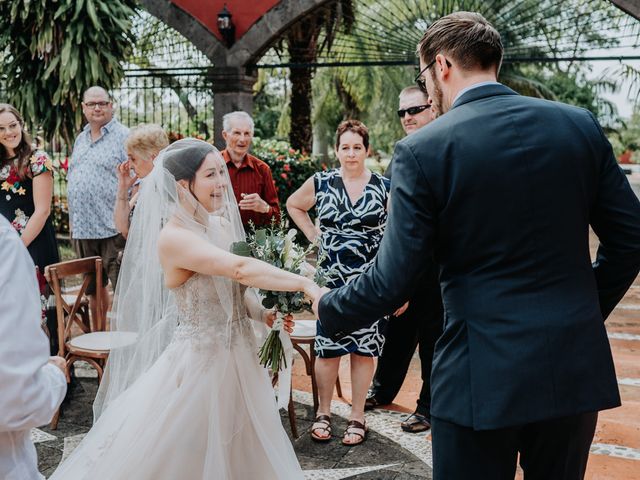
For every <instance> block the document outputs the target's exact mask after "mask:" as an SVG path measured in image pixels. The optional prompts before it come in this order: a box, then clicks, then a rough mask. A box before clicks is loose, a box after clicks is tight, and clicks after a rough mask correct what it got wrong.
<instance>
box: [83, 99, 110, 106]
mask: <svg viewBox="0 0 640 480" xmlns="http://www.w3.org/2000/svg"><path fill="white" fill-rule="evenodd" d="M110 103H111V102H110V101H109V102H87V103H85V106H86V107H87V108H96V107H100V108H106V107H107V105H109V104H110Z"/></svg>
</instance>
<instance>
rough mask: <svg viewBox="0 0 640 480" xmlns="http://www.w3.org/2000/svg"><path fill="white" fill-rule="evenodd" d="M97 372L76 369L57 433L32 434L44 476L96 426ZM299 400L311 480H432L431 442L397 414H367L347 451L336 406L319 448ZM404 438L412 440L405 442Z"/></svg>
mask: <svg viewBox="0 0 640 480" xmlns="http://www.w3.org/2000/svg"><path fill="white" fill-rule="evenodd" d="M92 373H93V372H92V371H91V370H89V369H88V368H87V369H85V368H78V369H77V375H78V378H77V380H76V381H75V382H74V384H73V385H72V387H71V392H70V395H69V399H68V400H67V401H66V402H65V404H64V405H63V411H62V415H61V417H60V422H59V424H58V429H57V430H51V429H50V428H49V427H42V428H40V429H35V430H34V431H33V433H32V436H33V437H34V441H35V442H36V448H37V451H38V458H39V468H40V471H41V472H42V473H43V474H44V475H45V477H48V476H50V475H51V473H52V472H53V471H54V470H55V468H56V466H57V465H58V464H59V462H60V460H61V459H62V458H63V456H65V455H68V454H69V453H70V452H71V451H72V450H73V448H74V447H75V446H76V445H77V444H78V443H79V441H80V440H81V439H82V437H83V436H84V434H85V433H86V432H87V430H88V429H89V428H90V426H91V420H92V412H91V404H92V402H93V398H94V397H95V393H96V390H97V379H96V378H94V375H93V374H92ZM295 399H296V403H295V409H296V416H297V426H298V433H299V435H300V436H299V438H297V439H295V440H293V445H294V448H295V451H296V454H297V455H298V459H299V461H300V464H301V465H302V468H303V470H304V471H305V478H306V479H310V480H311V479H313V480H337V479H342V478H350V479H357V480H374V479H375V480H424V479H431V468H430V467H429V465H428V464H427V463H425V460H427V461H428V463H429V464H430V459H431V449H430V442H428V441H427V440H426V438H425V435H424V434H419V436H414V435H411V434H405V433H402V432H401V430H400V429H399V428H398V424H399V421H400V420H399V418H400V416H401V414H399V413H398V412H389V411H376V412H374V413H371V414H368V417H367V421H368V423H369V425H370V428H371V430H370V432H369V435H368V437H367V440H366V441H365V442H364V443H363V444H361V445H358V446H356V447H347V446H344V445H342V443H341V442H340V436H339V435H340V434H341V433H342V432H343V431H344V429H345V428H346V420H345V418H343V417H340V416H339V415H340V414H341V413H342V414H345V413H346V412H347V408H348V407H347V405H345V404H342V403H341V402H334V408H333V413H334V416H333V418H334V422H333V423H334V438H333V440H332V441H331V442H329V443H316V442H313V441H312V440H311V437H310V436H309V433H308V429H309V428H310V426H311V423H312V420H313V412H312V407H311V403H312V401H311V395H310V394H308V393H307V392H295ZM282 421H283V425H284V427H285V429H286V430H287V433H288V434H289V436H290V437H291V429H290V426H289V420H288V417H287V415H286V412H283V414H282ZM403 436H404V437H407V438H405V439H404V440H402V439H401V437H403ZM412 451H415V452H416V453H417V456H416V455H415V454H414V453H411V452H412ZM70 480H71V479H70ZM96 480H103V479H96ZM105 480H106V479H105ZM185 480H188V479H185ZM212 480H214V479H213V477H212ZM284 480H286V479H284Z"/></svg>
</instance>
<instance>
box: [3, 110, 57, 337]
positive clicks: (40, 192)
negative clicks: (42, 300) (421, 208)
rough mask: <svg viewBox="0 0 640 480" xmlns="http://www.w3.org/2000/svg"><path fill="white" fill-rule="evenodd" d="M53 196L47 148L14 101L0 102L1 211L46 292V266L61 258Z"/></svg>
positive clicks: (43, 291)
mask: <svg viewBox="0 0 640 480" xmlns="http://www.w3.org/2000/svg"><path fill="white" fill-rule="evenodd" d="M52 196H53V173H52V165H51V160H50V159H49V157H48V156H47V154H46V153H45V152H43V151H40V150H34V148H33V147H32V145H31V138H30V137H29V135H28V134H27V132H25V130H24V121H23V120H22V117H21V116H20V113H18V111H17V110H16V109H15V108H14V107H12V106H11V105H8V104H6V103H3V104H0V214H2V215H4V216H5V217H6V218H7V219H8V220H9V221H10V222H11V224H12V225H13V227H14V228H15V229H16V230H17V231H18V233H19V234H20V237H21V238H22V242H23V243H24V244H25V245H26V246H27V249H28V250H29V254H30V255H31V258H32V259H33V263H35V265H36V266H37V267H38V274H39V275H38V277H39V278H38V281H39V283H40V287H41V294H43V295H45V289H46V281H45V280H44V276H43V273H44V268H45V267H46V266H47V265H50V264H52V263H56V262H58V261H59V256H58V246H57V243H56V235H55V230H54V229H53V224H52V223H51V217H50V213H51V199H52ZM50 327H51V325H50ZM52 333H53V332H52Z"/></svg>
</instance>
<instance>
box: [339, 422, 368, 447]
mask: <svg viewBox="0 0 640 480" xmlns="http://www.w3.org/2000/svg"><path fill="white" fill-rule="evenodd" d="M356 430H362V433H360V432H357V431H356ZM368 430H369V429H368V428H367V426H366V425H365V424H364V423H362V422H359V421H358V420H349V423H347V429H346V430H345V431H344V436H343V437H342V444H343V445H347V446H348V447H353V446H354V445H360V444H361V443H362V442H364V441H365V439H366V438H367V431H368ZM347 435H357V436H358V437H360V438H359V439H358V440H356V441H355V442H347V441H346V437H347Z"/></svg>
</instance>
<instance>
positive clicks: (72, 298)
mask: <svg viewBox="0 0 640 480" xmlns="http://www.w3.org/2000/svg"><path fill="white" fill-rule="evenodd" d="M76 298H78V296H77V295H65V294H63V295H62V299H63V300H64V301H65V302H67V305H73V304H74V303H76Z"/></svg>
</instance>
